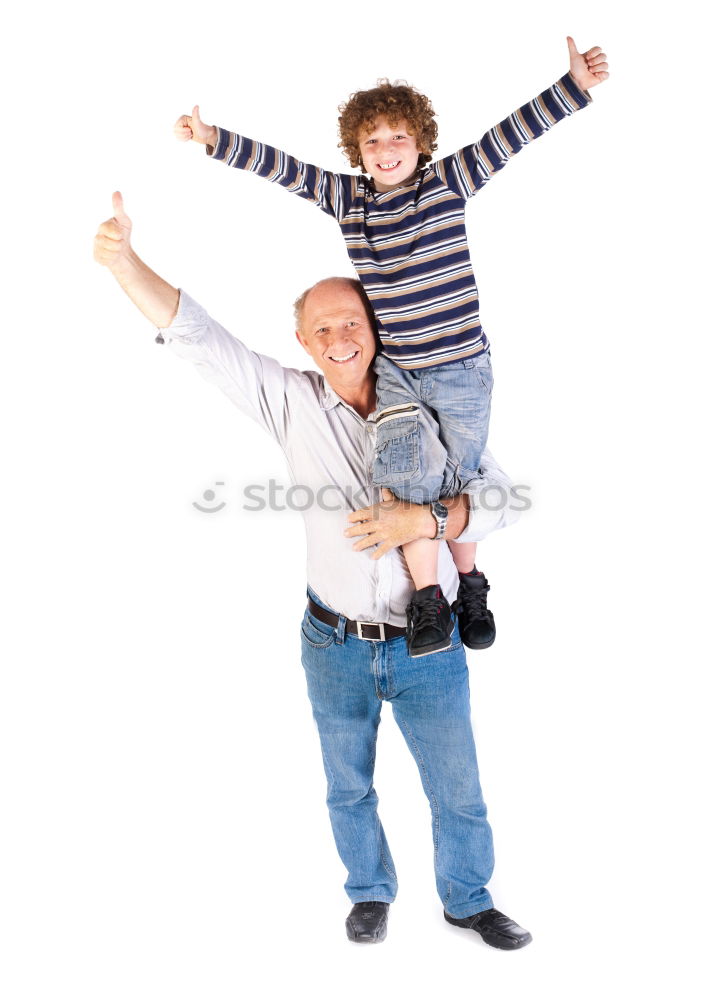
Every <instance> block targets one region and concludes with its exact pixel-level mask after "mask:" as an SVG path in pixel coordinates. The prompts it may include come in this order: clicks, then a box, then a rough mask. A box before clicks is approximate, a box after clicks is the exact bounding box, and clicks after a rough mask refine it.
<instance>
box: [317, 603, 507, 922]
mask: <svg viewBox="0 0 724 1000" xmlns="http://www.w3.org/2000/svg"><path fill="white" fill-rule="evenodd" d="M309 594H310V596H311V597H312V598H313V600H315V601H316V602H317V603H318V604H320V605H322V607H327V605H325V604H323V603H322V602H321V601H320V600H319V598H318V597H317V596H316V594H314V593H313V592H312V591H311V590H310V591H309ZM329 610H334V609H329ZM345 624H346V619H344V618H340V624H339V626H338V627H337V628H336V629H335V628H333V627H332V626H330V625H326V624H324V622H320V621H318V619H316V618H314V617H312V615H311V614H310V613H309V611H307V612H306V613H305V615H304V619H303V621H302V628H301V633H302V635H301V638H302V663H303V665H304V669H305V672H306V675H307V689H308V691H309V698H310V700H311V702H312V709H313V712H314V718H315V720H316V723H317V728H318V729H319V738H320V741H321V744H322V757H323V760H324V768H325V771H326V774H327V789H328V790H327V805H328V807H329V815H330V819H331V821H332V830H333V832H334V839H335V841H336V844H337V850H338V851H339V855H340V857H341V859H342V861H343V863H344V864H345V866H346V868H347V871H348V878H347V881H346V883H345V889H346V891H347V895H348V896H349V898H350V899H351V900H352V902H353V903H361V902H369V901H371V900H379V901H380V902H387V903H390V902H392V900H394V898H395V894H396V892H397V877H396V875H395V867H394V864H393V861H392V856H391V854H390V850H389V847H388V846H387V840H386V838H385V833H384V830H383V829H382V824H381V823H380V820H379V817H378V815H377V794H376V792H375V790H374V787H373V784H372V776H373V772H374V766H375V746H376V740H377V727H378V725H379V722H380V710H381V707H382V701H389V702H390V704H391V705H392V712H393V715H394V717H395V721H396V722H397V724H398V726H399V727H400V729H401V731H402V734H403V736H404V737H405V740H406V742H407V745H408V747H409V748H410V752H411V753H412V755H413V757H414V758H415V762H416V763H417V766H418V769H419V771H420V777H421V778H422V784H423V788H424V790H425V794H426V795H427V798H428V801H429V803H430V809H431V811H432V837H433V844H434V852H435V879H436V883H437V891H438V893H439V895H440V899H441V900H442V902H443V906H444V907H445V910H446V911H447V912H448V913H449V914H450V915H451V916H453V917H458V918H462V917H468V916H470V915H471V914H473V913H479V912H480V911H481V910H487V909H490V908H491V907H492V905H493V901H492V899H491V897H490V894H489V893H488V891H487V889H486V888H485V885H486V883H487V882H488V880H489V879H490V877H491V875H492V872H493V839H492V833H491V830H490V826H489V824H488V821H487V818H486V807H485V803H484V802H483V796H482V793H481V791H480V782H479V778H478V766H477V760H476V757H475V744H474V741H473V734H472V729H471V726H470V699H469V689H468V669H467V664H466V662H465V653H464V650H463V647H462V645H461V643H460V636H459V633H458V628H457V625H456V626H455V631H454V633H453V636H452V639H453V645H452V647H451V648H450V649H448V650H446V651H445V652H443V653H433V654H431V655H429V656H423V657H418V658H414V659H413V658H412V657H410V656H408V654H407V647H406V644H405V637H404V636H400V637H398V638H396V639H390V640H387V641H386V642H385V641H383V642H369V641H367V640H365V639H358V638H356V637H355V636H350V635H346V634H345V632H344V626H345Z"/></svg>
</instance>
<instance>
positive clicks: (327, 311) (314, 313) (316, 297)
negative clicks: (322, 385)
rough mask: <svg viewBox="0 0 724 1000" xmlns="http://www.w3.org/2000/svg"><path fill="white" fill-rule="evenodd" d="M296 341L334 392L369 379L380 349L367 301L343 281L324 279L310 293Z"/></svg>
mask: <svg viewBox="0 0 724 1000" xmlns="http://www.w3.org/2000/svg"><path fill="white" fill-rule="evenodd" d="M301 326H302V329H301V330H297V340H298V341H299V343H300V344H301V345H302V347H303V348H304V350H305V351H306V352H307V354H309V355H310V356H311V357H312V358H313V359H314V362H315V364H316V365H317V367H318V368H319V369H321V371H322V373H323V374H324V375H325V377H326V379H327V381H328V382H329V384H330V385H331V386H332V388H333V389H335V391H338V389H337V387H339V389H341V390H343V391H344V390H345V389H355V388H357V387H359V386H360V385H361V384H362V383H363V382H364V380H365V379H366V378H367V373H368V369H369V367H370V365H371V364H372V361H373V359H374V356H375V352H376V350H377V342H376V340H375V334H374V330H373V329H372V324H371V321H370V317H369V316H368V315H367V309H366V308H365V303H364V302H363V301H362V299H361V298H360V296H359V293H358V292H357V291H356V289H355V288H354V287H352V286H351V285H348V284H347V283H346V282H344V281H333V280H332V281H325V282H322V283H321V284H319V285H317V286H316V287H315V288H313V289H312V291H311V292H310V293H309V294H308V295H307V298H306V300H305V302H304V309H303V311H302V321H301Z"/></svg>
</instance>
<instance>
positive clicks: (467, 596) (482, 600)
mask: <svg viewBox="0 0 724 1000" xmlns="http://www.w3.org/2000/svg"><path fill="white" fill-rule="evenodd" d="M489 590H490V587H483V588H481V589H480V590H468V588H467V587H461V589H460V596H459V597H458V600H457V601H456V602H455V603H456V604H457V605H458V606H459V607H460V608H461V609H462V608H464V609H465V613H466V614H467V615H468V617H470V616H472V617H473V618H483V617H485V615H488V614H490V612H489V611H488V591H489Z"/></svg>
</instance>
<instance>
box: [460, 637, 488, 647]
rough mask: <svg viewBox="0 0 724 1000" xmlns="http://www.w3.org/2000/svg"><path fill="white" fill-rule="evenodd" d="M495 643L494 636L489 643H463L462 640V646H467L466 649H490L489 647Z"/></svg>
mask: <svg viewBox="0 0 724 1000" xmlns="http://www.w3.org/2000/svg"><path fill="white" fill-rule="evenodd" d="M494 642H495V636H493V638H492V639H491V640H490V642H475V643H472V642H465V640H464V639H463V646H467V647H468V649H490V647H491V646H492V645H493V643H494Z"/></svg>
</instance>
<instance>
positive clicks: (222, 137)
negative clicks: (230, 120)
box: [206, 125, 231, 160]
mask: <svg viewBox="0 0 724 1000" xmlns="http://www.w3.org/2000/svg"><path fill="white" fill-rule="evenodd" d="M230 134H231V133H230V132H227V130H226V129H225V128H221V127H220V126H219V125H217V126H216V145H215V146H212V145H211V144H210V143H208V142H207V144H206V155H207V156H210V157H212V158H213V159H214V160H223V159H224V153H225V152H226V150H227V148H228V146H229V136H230Z"/></svg>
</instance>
